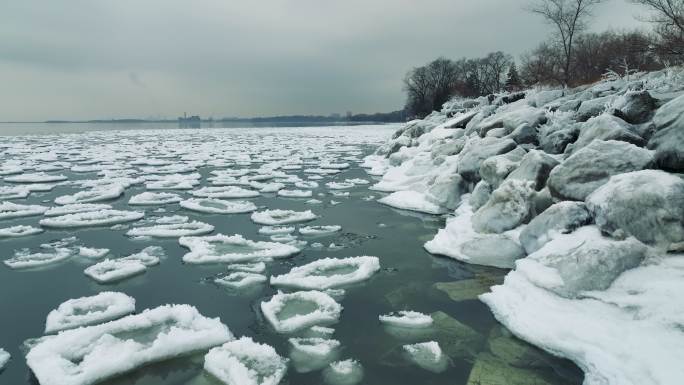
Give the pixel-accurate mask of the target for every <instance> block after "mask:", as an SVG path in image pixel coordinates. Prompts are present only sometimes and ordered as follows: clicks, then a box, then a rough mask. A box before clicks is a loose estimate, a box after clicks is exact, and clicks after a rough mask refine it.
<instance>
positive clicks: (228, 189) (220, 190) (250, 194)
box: [191, 186, 261, 198]
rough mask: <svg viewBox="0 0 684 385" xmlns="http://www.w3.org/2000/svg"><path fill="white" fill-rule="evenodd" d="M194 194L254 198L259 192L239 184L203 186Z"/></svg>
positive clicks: (204, 196) (206, 196) (205, 196)
mask: <svg viewBox="0 0 684 385" xmlns="http://www.w3.org/2000/svg"><path fill="white" fill-rule="evenodd" d="M191 194H192V195H193V196H196V197H200V198H254V197H258V196H259V195H261V194H259V192H258V191H254V190H248V189H245V188H242V187H237V186H212V187H202V188H200V189H197V190H194V191H192V192H191Z"/></svg>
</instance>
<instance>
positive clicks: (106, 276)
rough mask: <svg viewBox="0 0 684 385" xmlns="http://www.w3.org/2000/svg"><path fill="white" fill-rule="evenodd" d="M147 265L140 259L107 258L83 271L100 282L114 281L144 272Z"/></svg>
mask: <svg viewBox="0 0 684 385" xmlns="http://www.w3.org/2000/svg"><path fill="white" fill-rule="evenodd" d="M146 270H147V266H145V264H144V263H142V262H141V261H138V260H126V259H105V260H104V261H102V262H100V263H97V264H95V265H92V266H90V267H87V268H86V269H85V270H83V273H84V274H85V275H87V276H88V277H90V278H92V279H94V280H95V281H96V282H98V283H103V284H104V283H112V282H117V281H121V280H124V279H126V278H130V277H133V276H136V275H138V274H143V273H144V272H145V271H146Z"/></svg>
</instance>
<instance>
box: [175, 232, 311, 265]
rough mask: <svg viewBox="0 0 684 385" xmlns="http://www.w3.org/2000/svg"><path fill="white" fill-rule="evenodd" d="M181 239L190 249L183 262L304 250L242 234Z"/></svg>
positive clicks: (229, 260) (284, 254)
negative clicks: (247, 237)
mask: <svg viewBox="0 0 684 385" xmlns="http://www.w3.org/2000/svg"><path fill="white" fill-rule="evenodd" d="M178 243H180V245H181V246H184V247H187V248H188V249H190V252H189V253H187V254H185V255H184V256H183V262H185V263H193V264H201V263H239V262H252V261H261V260H270V259H272V258H285V257H289V256H291V255H294V254H297V253H298V252H299V251H300V249H299V248H297V247H295V246H291V245H286V244H283V243H277V242H257V241H252V240H249V239H245V238H244V237H242V236H241V235H238V234H235V235H231V236H228V235H223V234H217V235H212V236H207V237H181V238H180V239H179V240H178Z"/></svg>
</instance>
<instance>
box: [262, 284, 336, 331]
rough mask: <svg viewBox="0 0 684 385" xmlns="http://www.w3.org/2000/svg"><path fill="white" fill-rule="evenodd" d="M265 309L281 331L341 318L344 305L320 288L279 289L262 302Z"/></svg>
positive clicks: (271, 321)
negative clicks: (294, 290) (288, 291)
mask: <svg viewBox="0 0 684 385" xmlns="http://www.w3.org/2000/svg"><path fill="white" fill-rule="evenodd" d="M261 311H262V313H263V314H264V317H266V319H267V320H268V322H269V323H270V324H271V326H272V327H273V328H274V329H275V330H276V331H277V332H278V333H292V332H296V331H299V330H302V329H306V328H308V327H310V326H314V325H327V324H333V323H335V322H337V320H338V319H339V318H340V313H341V312H342V305H340V304H339V303H337V302H336V301H335V300H334V299H333V298H332V297H331V296H329V295H328V294H326V293H323V292H320V291H298V292H294V293H287V294H285V293H282V292H278V294H276V295H274V296H273V297H271V299H270V300H269V301H268V302H262V303H261Z"/></svg>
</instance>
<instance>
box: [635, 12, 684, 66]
mask: <svg viewBox="0 0 684 385" xmlns="http://www.w3.org/2000/svg"><path fill="white" fill-rule="evenodd" d="M631 1H632V2H633V3H636V4H641V5H645V6H647V7H648V8H650V9H651V10H652V11H653V14H652V16H651V18H650V19H649V21H651V22H653V23H655V24H656V28H655V29H656V32H657V33H658V35H659V36H660V42H658V43H659V44H658V46H657V47H656V48H658V51H659V53H660V54H665V55H679V56H682V55H684V0H631Z"/></svg>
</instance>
